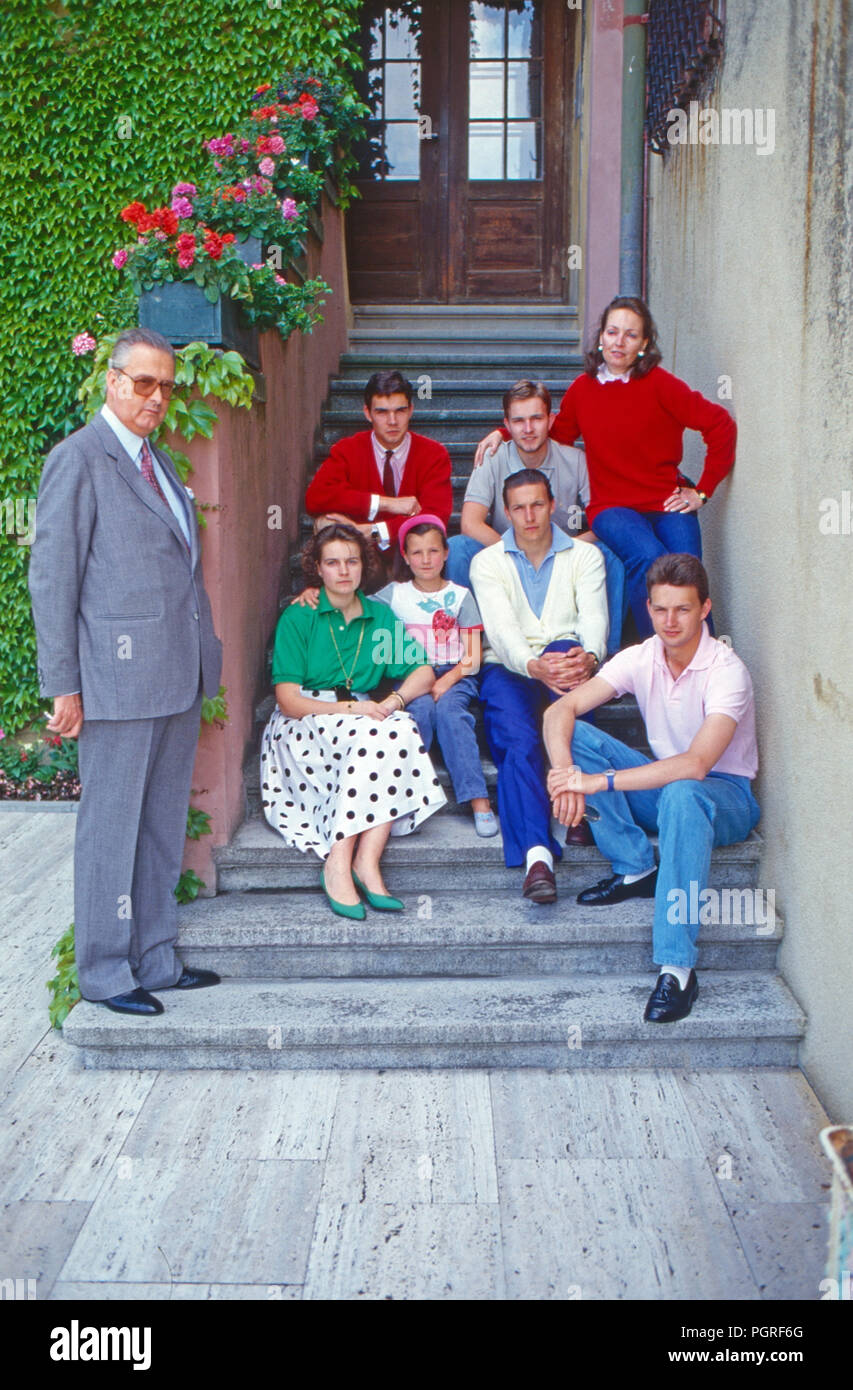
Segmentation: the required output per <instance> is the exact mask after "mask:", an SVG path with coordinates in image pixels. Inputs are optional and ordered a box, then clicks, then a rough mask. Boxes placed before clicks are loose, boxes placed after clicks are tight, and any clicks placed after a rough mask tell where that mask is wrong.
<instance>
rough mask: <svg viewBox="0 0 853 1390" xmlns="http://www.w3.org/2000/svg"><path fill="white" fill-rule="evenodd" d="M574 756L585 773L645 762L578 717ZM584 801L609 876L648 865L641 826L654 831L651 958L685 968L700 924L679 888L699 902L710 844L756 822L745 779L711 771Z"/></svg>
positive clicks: (740, 834) (741, 833)
mask: <svg viewBox="0 0 853 1390" xmlns="http://www.w3.org/2000/svg"><path fill="white" fill-rule="evenodd" d="M572 757H573V758H574V760H575V762H576V763H577V765H578V767H580V768H582V769H583V771H584V772H606V771H610V770H611V769H612V770H615V769H617V768H620V767H639V766H640V764H642V763H647V762H650V761H651V759H650V758H647V757H645V756H644V754H642V753H638V752H637V750H636V749H635V748H628V747H627V745H626V744H624V743H621V742H620V741H619V739H617V738H611V736H610V735H609V734H606V733H603V732H602V731H601V729H597V728H592V727H591V726H590V725H589V724H584V723H582V722H581V721H578V723H577V724H575V731H574V734H573V736H572ZM589 801H590V804H591V805H593V806H595V808H596V810H597V811H598V812H599V814H600V816H601V819H600V820H597V821H591V822H590V829H591V830H592V833H593V836H594V838H595V843H596V844H597V846H598V848H599V849H600V850H601V853H602V854H603V855H604V856H605V858H606V859H609V860H610V863H611V866H612V869H613V872H614V873H615V874H641V873H643V872H644V870H646V869H652V868H654V863H655V857H654V852H653V850H652V845H651V842H650V841H649V839H648V837H647V835H646V831H648V832H649V833H650V834H653V833H654V832H655V831H657V832H658V837H659V850H660V865H659V867H658V881H657V888H656V891H655V919H654V934H653V938H652V945H653V948H654V958H655V963H656V964H657V965H681V966H684V968H685V969H690V967H691V966H694V965H695V964H696V959H697V956H698V951H697V950H696V939H697V937H698V935H699V923H698V921H696V922H687V921H685V920H684V918H685V916H687V913H686V912H684V911H680V910H679V907H678V899H679V896H680V895H679V892H678V890H681V893H683V894H685V895H686V898H687V901H688V902H689V901H696V900H698V895H699V894H701V893H702V891H703V889H704V888H705V887H706V886H707V883H708V874H709V872H710V868H711V850H712V848H713V847H714V846H716V845H733V844H736V843H737V841H738V840H745V839H746V837H747V835H748V834H749V832H750V831H751V830H752V829H753V828H754V826H755V825H756V824H757V823H758V818H759V815H760V812H759V809H758V803H757V802H756V800H755V797H754V796H753V794H752V786H751V783H750V780H749V778H748V777H735V776H733V775H731V774H730V773H725V772H710V773H709V774H708V776H707V777H706V778H705V780H704V781H703V782H695V781H691V780H688V779H687V778H685V779H684V780H682V781H679V782H670V783H669V785H668V786H666V787H658V788H656V789H655V790H653V791H641V792H618V791H612V792H596V793H595V794H594V795H592V796H590V797H589ZM694 883H695V884H696V885H697V887H696V890H695V893H692V892H691V884H694ZM682 901H684V900H682ZM690 915H692V914H690Z"/></svg>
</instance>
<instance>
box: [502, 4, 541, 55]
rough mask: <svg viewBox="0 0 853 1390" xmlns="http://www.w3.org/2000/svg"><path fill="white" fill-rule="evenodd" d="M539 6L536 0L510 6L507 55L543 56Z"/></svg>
mask: <svg viewBox="0 0 853 1390" xmlns="http://www.w3.org/2000/svg"><path fill="white" fill-rule="evenodd" d="M538 11H539V6H538V5H536V4H534V0H524V4H523V5H521V6H518V7H516V6H514V5H511V6H510V10H509V15H508V28H509V33H508V35H507V56H508V57H510V58H541V57H542V28H541V23H540V16H539V13H538Z"/></svg>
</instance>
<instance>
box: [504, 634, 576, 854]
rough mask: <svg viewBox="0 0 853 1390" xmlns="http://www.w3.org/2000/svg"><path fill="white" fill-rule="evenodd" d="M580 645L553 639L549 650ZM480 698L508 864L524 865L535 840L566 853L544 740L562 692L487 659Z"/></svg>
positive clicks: (568, 648) (551, 848)
mask: <svg viewBox="0 0 853 1390" xmlns="http://www.w3.org/2000/svg"><path fill="white" fill-rule="evenodd" d="M579 645H580V643H579V642H572V641H569V640H565V641H560V642H552V643H551V644H550V646H548V647H546V648H545V651H546V652H567V651H570V650H571V649H572V647H577V646H579ZM480 699H481V700H482V702H483V722H484V724H485V726H486V738H487V739H488V741H489V748H490V749H491V751H492V757H493V758H494V760H495V766H496V767H497V770H498V813H499V815H500V820H501V834H502V835H503V842H504V863H505V864H506V865H507V866H508V867H509V868H513V867H515V866H516V865H518V864H523V863H524V861H525V858H526V857H527V851H528V850H529V849H532V848H533V846H534V845H546V846H547V847H548V848H549V849H550V851H551V853H552V854H553V856H554V858H555V859H559V858H561V856H562V850H561V848H560V846H559V845H558V844H557V841H556V840H555V839H554V837H553V835H552V834H551V799H550V797H549V796H548V792H547V791H546V788H545V750H544V747H543V744H542V715H543V713H544V712H545V710H546V709H547V708H548V706H549V705H551V704H553V703H554V701H555V700H559V699H561V695H559V694H555V693H554V691H553V690H549V689H548V687H547V685H543V684H542V682H541V681H536V680H533V679H532V678H531V677H530V676H519V675H518V674H517V673H516V672H515V671H508V670H507V669H506V667H505V666H499V665H498V664H497V663H496V662H486V663H485V665H484V666H483V669H482V672H481V675H480ZM586 717H587V716H585V718H586Z"/></svg>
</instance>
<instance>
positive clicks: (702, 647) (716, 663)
mask: <svg viewBox="0 0 853 1390" xmlns="http://www.w3.org/2000/svg"><path fill="white" fill-rule="evenodd" d="M646 589H647V592H648V596H649V598H648V609H649V614H650V616H651V620H652V626H653V627H654V630H655V635H654V637H650V638H648V640H647V641H645V642H641V643H639V644H638V645H637V646H634V647H628V648H627V649H626V650H625V651H623V652H619V653H617V655H616V656H614V657H613V658H612V660H610V661H608V662H606V663H605V664H604V666H602V668H601V670H600V671H599V673H598V675H596V676H594V677H593V678H592V680H590V681H587V682H586V683H585V684H584V685H580V686H578V687H577V688H576V689H575V690H573V691H571V693H570V694H568V695H566V696H564V697H563V699H561V700H559V701H557V703H556V704H554V705H552V706H551V708H550V709H549V710H548V711H547V712H546V714H545V743H546V746H547V749H548V755H549V757H550V759H551V772H550V773H549V774H548V791H549V792H550V794H551V799H552V801H553V803H554V814H555V815H556V817H557V819H558V820H559V821H561V823H562V824H563V825H577V824H578V823H579V822H580V819H581V816H582V815H583V813H584V809H585V798H586V797H587V796H589V797H590V798H591V801H592V804H593V805H594V806H595V808H596V810H597V811H598V813H599V815H600V820H596V821H593V822H592V833H593V835H594V837H595V842H596V844H597V845H598V848H599V849H600V850H601V852H602V854H603V855H605V857H606V858H607V859H609V860H610V863H611V867H612V869H613V871H614V872H613V873H612V875H611V876H610V877H609V878H603V879H601V880H600V882H599V883H597V884H595V886H594V887H592V888H587V889H585V891H584V892H583V893H579V894H578V902H579V903H586V904H594V905H600V906H609V905H610V904H612V903H619V902H622V901H624V899H625V898H651V897H654V900H655V916H654V934H653V943H652V944H653V948H654V958H655V961H656V963H657V964H658V967H659V972H660V973H659V976H658V981H657V984H656V985H655V988H654V989H653V991H652V993H651V996H650V998H649V1002H648V1004H647V1005H646V1011H645V1015H644V1017H645V1018H646V1020H647V1021H648V1022H651V1023H671V1022H674V1021H675V1020H676V1019H679V1018H684V1017H686V1015H687V1014H689V1012H690V1009H691V1007H692V1005H693V1001H694V999H695V998H696V996H697V994H698V992H699V985H698V983H697V980H696V971H695V969H694V968H693V967H694V966H695V963H696V958H697V954H698V953H697V950H696V938H697V936H698V927H699V924H698V922H690V923H683V922H682V920H681V914H680V912H679V911H678V910H677V909H676V904H677V903H678V902H679V901H681V902H683V901H684V899H683V898H681V893H686V894H687V900H688V901H692V902H697V901H699V900H700V899H699V897H698V894H701V892H702V890H703V889H704V888H705V887H706V885H707V882H708V872H709V869H710V864H711V850H712V848H713V846H715V845H731V844H734V843H735V842H736V841H738V840H745V839H746V837H747V835H749V833H750V831H751V830H752V829H753V827H754V826H755V824H756V823H757V821H758V817H759V810H758V804H757V802H756V801H755V798H754V797H753V795H752V785H751V784H752V779H753V778H754V777H755V774H756V772H757V770H758V749H757V745H756V740H755V704H754V701H753V695H752V681H751V680H750V676H749V672H748V671H747V669H746V667H745V666H744V664H743V662H742V661H741V660H740V658H739V657H737V656H735V654H734V652H733V651H732V650H731V648H730V647H727V646H726V645H725V643H723V642H718V641H716V639H715V638H713V637H711V635H710V633H709V632H708V628H707V626H706V624H705V621H704V620H705V618H707V616H708V614H709V613H710V611H711V600H710V599H709V597H708V576H707V575H706V573H705V570H704V568H703V567H702V564H701V562H700V561H699V560H697V559H696V557H695V556H694V555H661V556H659V557H658V559H656V560H655V562H654V563H653V565H652V566H651V568H650V569H649V571H648V574H647V576H646ZM626 694H631V695H633V696H634V697H635V698H636V701H637V704H638V705H639V707H640V713H641V714H642V716H643V719H644V721H645V725H646V733H647V736H648V742H649V747H650V748H651V749H652V751H653V753H654V754H655V759H656V761H654V760H650V759H648V758H646V757H645V756H644V755H643V754H642V753H638V752H637V751H636V749H634V748H628V747H627V746H626V745H625V744H624V743H620V742H619V740H618V739H615V738H611V737H610V735H609V734H605V733H602V731H601V730H600V729H596V728H594V727H593V726H592V725H591V724H587V723H585V722H582V721H581V722H578V723H575V720H576V718H577V716H578V715H581V714H586V713H587V712H588V711H589V710H592V709H596V708H597V707H598V706H599V705H603V704H606V703H607V701H608V700H612V699H614V698H616V697H618V696H620V695H626ZM655 831H657V833H658V837H659V856H660V863H659V866H658V867H656V866H655V858H654V851H653V849H652V845H651V842H650V840H649V839H648V835H647V833H646V832H649V833H654V832H655ZM693 883H695V884H696V885H697V891H696V893H694V894H693V895H692V896H691V891H690V890H691V884H693Z"/></svg>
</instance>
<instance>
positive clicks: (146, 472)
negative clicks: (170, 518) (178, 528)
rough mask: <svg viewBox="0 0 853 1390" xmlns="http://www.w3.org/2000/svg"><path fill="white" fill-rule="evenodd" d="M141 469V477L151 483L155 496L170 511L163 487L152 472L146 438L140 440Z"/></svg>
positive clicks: (152, 465) (152, 467) (152, 466)
mask: <svg viewBox="0 0 853 1390" xmlns="http://www.w3.org/2000/svg"><path fill="white" fill-rule="evenodd" d="M141 471H142V476H143V478H144V479H145V481H146V483H150V484H151V486H152V487H153V489H154V491H155V492H156V494H157V496H158V497H159V498H160V501H161V502H162V503H163V504H164V506H166V507H168V508H169V511H171V510H172V508H171V507H169V503H168V502H167V501H166V497H165V494H164V492H163V489H162V488H161V486H160V484H159V483H158V481H157V474H156V473H155V472H154V464H153V463H152V462H151V450H150V449H149V447H148V440H147V439H143V441H142V470H141Z"/></svg>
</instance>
